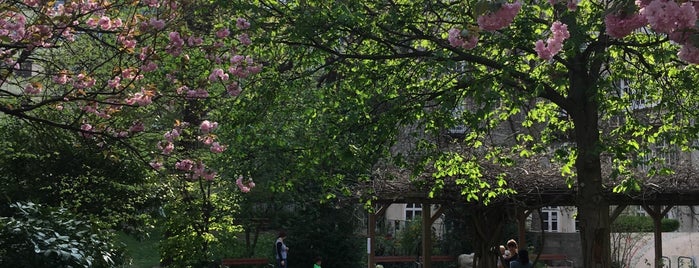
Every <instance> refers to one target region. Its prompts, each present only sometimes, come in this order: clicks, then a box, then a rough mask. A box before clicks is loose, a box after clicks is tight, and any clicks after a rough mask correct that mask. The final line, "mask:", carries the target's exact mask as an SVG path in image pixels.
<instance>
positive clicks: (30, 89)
mask: <svg viewBox="0 0 699 268" xmlns="http://www.w3.org/2000/svg"><path fill="white" fill-rule="evenodd" d="M24 93H27V94H32V95H36V94H39V93H41V86H40V85H36V86H35V85H32V84H27V86H26V87H24Z"/></svg>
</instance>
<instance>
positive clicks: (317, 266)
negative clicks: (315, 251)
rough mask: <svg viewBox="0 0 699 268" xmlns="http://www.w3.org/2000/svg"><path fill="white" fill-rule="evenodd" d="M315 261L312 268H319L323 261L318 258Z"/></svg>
mask: <svg viewBox="0 0 699 268" xmlns="http://www.w3.org/2000/svg"><path fill="white" fill-rule="evenodd" d="M315 260H316V263H315V264H313V268H320V263H321V262H323V259H322V258H320V256H317V257H316V259H315Z"/></svg>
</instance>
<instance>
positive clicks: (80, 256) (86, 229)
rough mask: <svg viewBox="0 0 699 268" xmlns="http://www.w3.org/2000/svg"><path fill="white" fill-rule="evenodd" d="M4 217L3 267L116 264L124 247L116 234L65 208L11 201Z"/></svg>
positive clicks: (0, 231) (0, 222)
mask: <svg viewBox="0 0 699 268" xmlns="http://www.w3.org/2000/svg"><path fill="white" fill-rule="evenodd" d="M10 210H11V211H13V215H12V216H10V217H0V267H113V266H116V265H119V264H121V263H120V262H121V260H122V259H123V256H122V252H123V249H119V248H117V247H116V246H115V245H114V244H113V242H112V241H113V236H112V234H111V233H110V232H108V231H106V230H100V229H98V228H95V225H94V224H92V223H91V222H89V221H87V220H83V219H80V218H78V217H77V216H76V215H74V214H72V213H70V212H68V211H67V210H66V209H63V208H59V209H57V208H50V207H42V206H41V205H39V204H34V203H31V202H27V203H14V204H12V205H10Z"/></svg>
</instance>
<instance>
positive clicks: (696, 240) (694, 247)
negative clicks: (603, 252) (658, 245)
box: [631, 233, 699, 268]
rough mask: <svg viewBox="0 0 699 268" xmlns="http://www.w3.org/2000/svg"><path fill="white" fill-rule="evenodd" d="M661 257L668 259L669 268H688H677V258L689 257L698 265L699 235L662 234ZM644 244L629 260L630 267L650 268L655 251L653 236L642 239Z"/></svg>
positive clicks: (682, 267)
mask: <svg viewBox="0 0 699 268" xmlns="http://www.w3.org/2000/svg"><path fill="white" fill-rule="evenodd" d="M662 239H663V256H667V257H670V261H671V266H670V268H678V267H679V268H689V267H690V266H689V265H687V263H685V265H684V266H678V264H679V263H678V259H677V257H678V256H684V257H690V258H693V259H694V263H695V264H696V265H699V233H663V238H662ZM642 240H643V241H644V242H645V243H642V244H641V245H639V247H638V250H637V251H636V252H635V254H633V255H632V258H631V267H633V268H645V267H652V266H653V265H652V263H653V258H655V251H654V248H653V245H654V241H653V234H648V237H645V238H644V239H642Z"/></svg>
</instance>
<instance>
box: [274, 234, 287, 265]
mask: <svg viewBox="0 0 699 268" xmlns="http://www.w3.org/2000/svg"><path fill="white" fill-rule="evenodd" d="M284 239H286V232H284V231H281V232H279V236H277V241H276V242H275V243H274V248H275V249H276V254H275V257H276V259H277V267H278V268H287V267H288V266H289V264H288V263H287V261H286V258H287V256H288V253H289V247H287V246H286V244H284Z"/></svg>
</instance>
